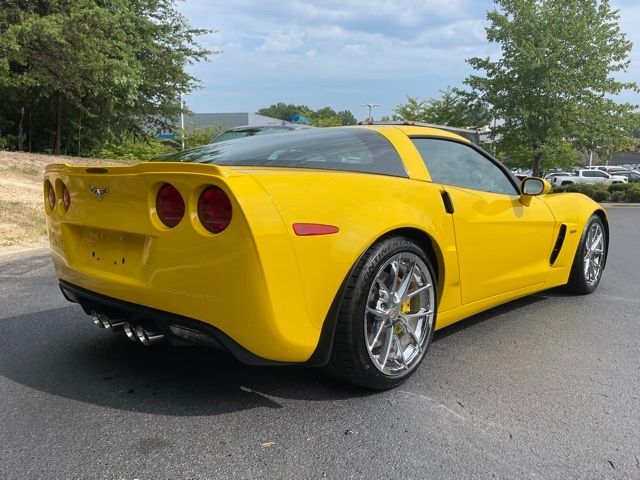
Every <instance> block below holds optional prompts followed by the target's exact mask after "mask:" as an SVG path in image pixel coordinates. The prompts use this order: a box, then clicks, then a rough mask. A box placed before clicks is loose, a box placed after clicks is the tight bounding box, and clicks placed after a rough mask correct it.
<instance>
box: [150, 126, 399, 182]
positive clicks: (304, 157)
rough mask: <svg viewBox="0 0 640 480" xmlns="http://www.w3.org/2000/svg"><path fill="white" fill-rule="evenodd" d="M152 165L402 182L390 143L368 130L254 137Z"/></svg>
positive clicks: (203, 147)
mask: <svg viewBox="0 0 640 480" xmlns="http://www.w3.org/2000/svg"><path fill="white" fill-rule="evenodd" d="M155 161H172V162H197V163H213V164H215V165H251V166H269V167H288V168H315V169H323V170H342V171H350V172H363V173H376V174H382V175H393V176H397V177H406V176H407V172H406V170H405V168H404V165H403V164H402V161H401V160H400V157H399V156H398V153H397V152H396V150H395V149H394V148H393V146H392V145H391V143H389V141H388V140H387V139H386V138H385V137H384V136H382V135H381V134H379V133H378V132H374V131H372V130H367V129H360V128H336V129H333V128H332V129H324V128H318V129H308V130H300V131H297V132H292V133H288V134H285V135H256V136H252V137H247V138H243V139H239V140H235V141H232V142H220V143H213V144H209V145H204V146H202V147H198V148H194V149H192V150H187V151H184V152H180V153H177V154H174V155H171V156H167V157H164V158H160V159H157V160H155Z"/></svg>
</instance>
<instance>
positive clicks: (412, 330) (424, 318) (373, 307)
mask: <svg viewBox="0 0 640 480" xmlns="http://www.w3.org/2000/svg"><path fill="white" fill-rule="evenodd" d="M436 311H437V290H436V276H435V270H434V268H433V265H432V262H431V260H430V259H429V257H428V256H427V255H426V254H425V252H424V251H423V250H422V249H421V248H420V247H419V246H418V245H417V244H415V243H414V242H412V241H411V240H408V239H406V238H403V237H393V238H389V239H385V240H381V241H379V242H377V243H376V244H374V245H373V246H371V247H370V248H369V250H367V252H365V254H364V255H363V256H362V257H361V258H360V260H359V261H358V263H357V264H356V266H355V268H354V269H353V271H352V273H351V275H350V277H349V278H348V280H347V284H346V287H345V289H344V293H343V295H342V299H341V301H340V307H339V309H338V313H337V322H336V331H335V335H334V341H333V348H332V352H331V358H330V360H329V364H328V365H327V367H325V370H326V371H327V372H328V373H329V374H331V375H333V376H335V377H337V378H339V379H341V380H344V381H346V382H349V383H352V384H355V385H359V386H362V387H366V388H371V389H376V390H386V389H389V388H393V387H395V386H397V385H399V384H401V383H402V382H403V381H404V380H406V379H407V378H409V377H410V376H411V375H412V374H413V373H414V372H415V371H416V370H417V368H418V366H419V365H420V363H421V362H422V360H423V358H424V356H425V354H426V352H427V350H428V348H429V345H430V344H431V339H432V338H433V331H434V327H435V321H436Z"/></svg>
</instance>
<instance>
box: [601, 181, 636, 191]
mask: <svg viewBox="0 0 640 480" xmlns="http://www.w3.org/2000/svg"><path fill="white" fill-rule="evenodd" d="M630 188H633V184H632V183H612V184H611V185H609V188H608V189H607V190H609V191H610V192H611V193H613V192H626V191H627V190H629V189H630Z"/></svg>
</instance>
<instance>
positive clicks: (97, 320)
mask: <svg viewBox="0 0 640 480" xmlns="http://www.w3.org/2000/svg"><path fill="white" fill-rule="evenodd" d="M90 315H91V319H92V320H93V323H94V325H96V326H97V327H99V328H104V322H103V321H102V318H103V317H104V315H101V314H100V313H98V312H96V311H95V310H91V313H90Z"/></svg>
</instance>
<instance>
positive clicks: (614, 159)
mask: <svg viewBox="0 0 640 480" xmlns="http://www.w3.org/2000/svg"><path fill="white" fill-rule="evenodd" d="M609 165H616V166H617V165H640V152H621V153H614V154H613V155H612V156H611V160H610V161H609Z"/></svg>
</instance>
